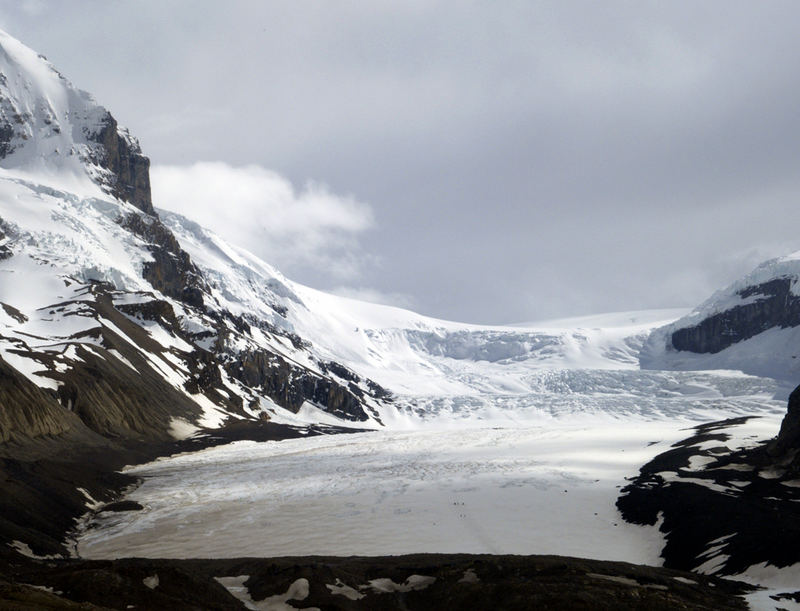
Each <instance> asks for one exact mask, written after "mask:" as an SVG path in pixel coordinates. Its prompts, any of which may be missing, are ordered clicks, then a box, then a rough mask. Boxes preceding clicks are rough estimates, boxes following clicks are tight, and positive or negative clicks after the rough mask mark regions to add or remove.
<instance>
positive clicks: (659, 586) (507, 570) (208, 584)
mask: <svg viewBox="0 0 800 611" xmlns="http://www.w3.org/2000/svg"><path fill="white" fill-rule="evenodd" d="M240 575H244V577H243V578H241V579H242V581H243V583H242V584H241V585H242V586H243V587H241V588H239V587H238V584H239V583H240V581H239V580H237V579H236V576H240ZM412 576H413V577H412ZM156 577H157V579H156ZM226 577H233V578H234V579H233V581H234V582H236V585H237V589H238V590H240V593H238V596H240V597H242V596H243V597H244V598H245V600H248V602H250V605H252V604H253V603H252V602H251V601H258V602H262V601H265V600H267V601H268V600H269V598H270V597H274V598H273V600H274V599H278V600H287V599H288V601H287V603H285V605H284V606H282V607H280V608H287V609H288V608H300V609H306V608H317V609H325V610H331V611H333V610H337V609H341V610H351V611H352V610H357V609H369V610H370V611H395V610H404V611H410V610H428V609H471V610H474V611H482V610H487V611H488V610H492V611H494V610H497V609H504V610H508V611H512V610H520V611H523V610H525V611H527V610H528V609H587V610H588V609H615V610H618V611H625V610H633V609H637V610H642V609H648V610H653V611H658V610H664V611H667V610H669V611H672V610H674V609H706V610H711V609H714V610H718V609H731V610H734V609H742V610H744V609H747V608H748V607H747V604H746V603H745V601H744V600H743V599H742V598H740V595H742V594H745V593H748V592H749V591H751V590H752V589H753V588H752V586H749V585H747V584H743V583H741V582H735V581H728V580H724V579H718V578H714V577H707V576H705V575H694V574H691V573H684V572H679V571H671V570H669V569H663V568H654V567H644V566H635V565H632V564H627V563H624V562H608V561H600V560H583V559H580V558H568V557H559V556H488V555H468V554H418V555H411V556H393V557H387V556H385V557H371V558H364V557H350V558H338V557H330V556H327V557H310V558H308V557H306V558H297V557H288V558H264V559H254V558H249V559H244V558H233V559H222V560H147V559H124V560H114V561H110V560H106V561H79V560H76V561H59V562H49V563H44V562H40V563H35V562H29V563H23V564H21V565H20V566H18V567H17V568H15V569H14V571H13V572H12V573H11V574H10V575H9V578H10V579H13V580H14V586H15V587H16V589H15V590H13V595H14V596H15V597H16V598H15V599H14V600H15V601H26V600H30V601H33V602H34V603H35V604H42V603H41V602H40V601H41V600H42V599H41V597H42V593H43V590H42V589H36V590H35V589H33V588H32V587H30V585H24V584H36V585H39V586H43V587H44V588H48V589H50V590H52V591H53V592H58V593H59V594H58V595H55V594H53V595H51V598H53V599H55V602H54V603H52V604H53V606H52V607H51V608H56V607H57V608H65V609H69V608H73V607H70V606H68V605H69V603H70V601H87V603H86V604H87V605H89V604H93V605H102V606H103V607H106V608H115V609H124V608H125V607H126V606H133V605H136V607H137V608H146V609H174V610H176V611H177V610H184V609H187V610H188V609H219V610H222V609H239V608H244V605H243V604H242V602H240V600H237V598H235V597H234V595H233V594H232V592H231V591H230V590H228V589H227V588H226V587H224V586H223V583H225V578H226ZM218 578H219V579H222V580H223V582H222V583H221V582H220V581H218ZM298 580H303V581H302V582H301V583H303V584H304V586H305V585H307V586H308V591H307V592H306V591H305V587H303V588H294V589H293V588H292V584H296V583H298ZM98 584H102V586H98ZM148 584H149V585H148ZM10 586H11V584H10V583H9V584H8V585H6V587H5V588H3V584H2V583H1V582H0V608H2V607H3V601H4V600H8V598H7V597H9V596H10V594H11V591H10V590H9V588H10ZM381 586H383V587H381ZM26 588H27V589H26ZM56 596H57V597H58V598H56ZM24 597H30V598H24ZM55 603H59V604H58V605H57V604H55ZM17 604H18V605H19V604H20V603H19V602H17ZM256 604H258V603H256ZM60 605H63V607H62V606H60ZM267 607H269V604H268V603H265V604H264V605H263V606H262V608H267ZM15 608H25V607H21V605H20V606H19V607H15ZM29 608H30V607H29ZM82 608H88V609H91V608H94V607H91V606H86V607H82ZM250 608H254V607H253V606H251V607H250Z"/></svg>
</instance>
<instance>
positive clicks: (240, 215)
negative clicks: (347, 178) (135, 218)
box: [150, 162, 374, 281]
mask: <svg viewBox="0 0 800 611" xmlns="http://www.w3.org/2000/svg"><path fill="white" fill-rule="evenodd" d="M150 178H151V182H152V190H153V201H154V202H155V204H156V206H157V207H160V208H164V209H166V210H171V211H173V212H177V213H179V214H183V215H184V216H187V217H188V218H190V219H193V220H195V221H197V222H198V223H200V224H201V225H204V226H205V227H208V228H210V229H212V230H214V231H215V232H217V233H218V234H219V235H221V236H223V237H224V238H226V239H227V240H229V241H230V242H232V243H234V244H236V245H238V246H242V247H244V248H246V249H248V250H250V251H251V252H253V253H255V254H257V255H258V256H260V257H262V258H263V259H265V260H266V261H267V262H269V263H271V264H273V265H275V266H276V267H278V268H279V269H281V270H282V271H284V272H286V273H288V274H289V275H291V274H293V273H298V272H301V273H306V274H308V273H318V274H320V275H323V276H327V277H329V278H331V279H335V280H340V281H346V280H352V279H354V278H357V277H358V275H359V273H360V272H361V270H362V269H363V267H364V265H366V264H367V263H368V261H369V259H368V257H366V256H365V255H364V254H363V253H362V251H361V248H360V246H359V243H358V235H359V234H360V233H362V232H364V231H366V230H367V229H370V228H371V227H373V225H374V218H373V213H372V209H371V208H370V207H369V206H368V205H367V204H364V203H362V202H359V201H356V200H355V199H354V198H353V197H350V196H341V195H337V194H334V193H332V192H331V191H330V190H329V189H328V188H327V187H326V186H325V185H322V184H318V183H314V182H309V183H307V184H306V185H305V186H304V187H303V188H302V189H297V188H295V186H294V185H292V183H291V182H290V181H289V180H287V179H286V178H284V177H283V176H281V175H279V174H278V173H276V172H273V171H271V170H268V169H265V168H263V167H261V166H258V165H246V166H240V167H235V166H232V165H229V164H227V163H223V162H198V163H194V164H192V165H187V166H178V165H157V166H154V167H153V168H152V169H151V172H150Z"/></svg>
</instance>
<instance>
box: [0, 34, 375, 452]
mask: <svg viewBox="0 0 800 611" xmlns="http://www.w3.org/2000/svg"><path fill="white" fill-rule="evenodd" d="M148 168H149V161H148V160H147V158H146V157H144V156H143V155H142V154H141V151H140V149H139V146H138V143H137V142H136V140H135V139H134V138H132V137H131V136H130V135H129V134H128V133H127V131H126V130H124V129H122V128H120V127H118V125H117V122H116V120H115V119H114V118H113V117H112V116H111V114H110V113H108V111H107V110H106V109H104V108H103V107H101V106H99V105H98V104H97V103H96V102H95V101H94V99H93V98H92V97H91V96H90V95H89V94H87V93H85V92H82V91H80V90H78V89H76V88H74V87H73V86H72V84H71V83H69V81H67V80H66V79H64V78H63V77H62V76H61V75H60V74H59V73H58V72H57V71H56V70H55V69H54V68H53V67H52V66H51V65H50V64H49V63H48V62H47V61H46V60H45V59H44V58H43V57H41V56H38V55H37V54H36V53H35V52H33V51H31V50H30V49H28V48H27V47H25V46H24V45H22V44H21V43H19V42H18V41H16V40H15V39H13V38H12V37H10V36H8V35H7V34H4V33H2V34H0V257H1V258H2V260H0V302H1V303H2V308H1V309H0V359H2V362H1V364H2V367H3V369H4V370H8V372H9V374H8V375H9V376H12V377H14V379H15V380H16V381H17V384H16V385H9V386H8V387H7V388H6V389H5V391H4V392H6V394H8V395H9V397H8V401H7V403H6V409H5V410H4V411H5V413H4V419H5V422H6V424H7V427H6V428H5V429H4V433H3V438H4V439H8V438H11V437H14V438H22V437H31V438H33V437H38V436H41V435H49V434H54V433H63V432H66V431H68V430H72V429H75V428H76V427H77V428H81V427H88V429H90V430H91V431H94V432H96V433H100V434H101V435H103V436H106V437H109V436H110V437H115V438H117V437H119V438H131V439H133V438H140V437H143V438H149V439H167V438H171V437H173V436H185V435H186V434H188V433H189V432H191V431H192V430H195V429H196V428H197V427H215V426H219V425H220V424H221V423H223V422H224V421H226V420H229V419H231V418H233V419H241V418H245V419H247V418H250V419H254V418H269V417H270V416H273V417H274V416H275V415H276V414H277V413H278V412H280V413H284V414H285V415H284V418H289V419H291V413H292V412H297V411H299V410H300V409H301V408H303V407H304V406H305V405H306V404H307V403H308V404H313V405H314V406H315V408H314V409H316V408H319V409H321V410H327V411H329V412H331V413H332V414H334V415H335V416H336V417H337V418H339V419H345V420H356V421H368V420H374V419H375V418H376V414H377V412H376V411H375V406H376V405H377V404H378V403H380V402H385V401H388V400H389V395H388V393H386V392H385V391H383V390H382V389H381V388H380V387H378V386H377V385H376V384H374V383H370V382H369V381H367V380H365V379H362V378H361V377H360V376H357V375H356V374H354V373H352V372H350V371H349V370H347V369H346V368H345V367H342V366H336V365H335V364H332V363H326V362H325V361H323V360H321V359H320V358H319V357H318V356H317V355H316V354H315V353H314V352H313V350H311V347H310V345H309V344H308V342H303V341H301V340H300V339H299V338H298V337H296V336H294V335H292V334H290V333H288V332H286V331H285V330H283V329H281V328H279V327H275V326H273V325H272V324H271V323H270V321H269V319H262V318H255V317H252V316H250V317H249V321H248V320H245V317H244V316H243V312H242V311H237V312H232V311H230V310H228V309H226V307H225V304H224V303H223V302H222V301H221V300H220V299H218V298H217V294H216V292H215V289H214V286H213V284H214V281H213V279H209V278H206V277H205V276H204V275H203V273H202V272H201V271H200V270H199V269H198V268H197V267H196V265H195V264H194V262H193V261H192V259H191V257H190V256H189V254H188V253H187V252H186V251H184V250H183V249H182V247H181V245H180V244H179V242H178V240H177V239H176V238H175V236H174V235H173V234H172V232H171V231H170V230H169V229H168V228H167V227H166V226H165V225H164V224H163V223H162V222H161V220H160V219H159V217H158V215H157V214H156V213H155V210H154V209H153V207H152V202H151V199H150V187H149V175H148ZM23 380H25V381H23ZM31 397H34V398H35V399H34V401H33V403H32V402H31V400H30V398H31ZM34 404H35V405H38V406H39V407H38V408H34V407H32V405H34ZM22 406H25V407H24V409H23V407H22Z"/></svg>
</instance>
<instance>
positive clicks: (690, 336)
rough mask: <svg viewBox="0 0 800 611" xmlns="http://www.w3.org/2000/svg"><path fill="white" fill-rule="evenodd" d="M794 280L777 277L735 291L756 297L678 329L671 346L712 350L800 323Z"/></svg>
mask: <svg viewBox="0 0 800 611" xmlns="http://www.w3.org/2000/svg"><path fill="white" fill-rule="evenodd" d="M793 280H794V279H793V278H776V279H774V280H770V281H769V282H764V283H763V284H759V285H757V286H751V287H748V288H746V289H742V290H740V291H738V292H737V294H738V295H739V296H740V297H741V298H742V299H746V298H748V297H757V300H756V301H753V302H752V303H747V304H745V305H737V306H734V307H733V308H731V309H729V310H725V311H724V312H720V313H718V314H715V315H713V316H710V317H709V318H706V319H705V320H703V321H702V322H701V323H699V324H697V325H695V326H693V327H687V328H685V329H678V330H677V331H675V332H673V333H672V345H673V347H675V349H677V350H687V351H689V352H696V353H711V354H714V353H717V352H720V351H721V350H724V349H725V348H727V347H728V346H731V345H733V344H735V343H737V342H740V341H743V340H746V339H749V338H751V337H754V336H755V335H758V334H759V333H762V332H764V331H766V330H767V329H771V328H773V327H780V328H785V327H796V326H798V325H800V297H798V296H796V295H794V294H792V292H791V285H792V281H793Z"/></svg>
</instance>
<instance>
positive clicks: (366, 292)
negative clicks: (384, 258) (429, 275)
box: [330, 286, 417, 310]
mask: <svg viewBox="0 0 800 611" xmlns="http://www.w3.org/2000/svg"><path fill="white" fill-rule="evenodd" d="M330 292H331V293H333V294H334V295H339V296H340V297H348V298H350V299H357V300H358V301H369V302H370V303H382V304H384V305H391V306H395V307H398V308H405V309H407V310H412V309H414V308H415V307H416V306H417V304H416V302H415V300H414V298H413V297H412V296H411V295H406V294H405V293H392V292H388V293H387V292H385V291H379V290H377V289H371V288H366V287H353V286H339V287H336V288H334V289H331V290H330Z"/></svg>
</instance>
